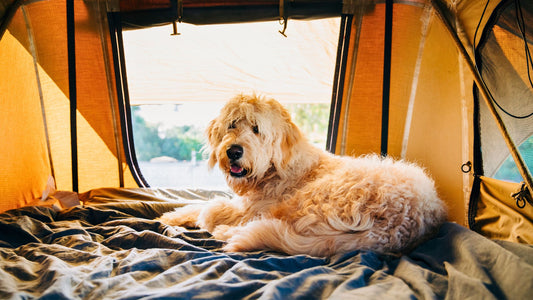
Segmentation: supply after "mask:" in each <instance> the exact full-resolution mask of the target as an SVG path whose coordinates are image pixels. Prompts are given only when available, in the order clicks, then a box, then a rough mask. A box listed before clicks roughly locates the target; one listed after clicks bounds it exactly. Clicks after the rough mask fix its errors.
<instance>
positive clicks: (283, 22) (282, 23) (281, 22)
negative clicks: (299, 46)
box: [278, 17, 287, 37]
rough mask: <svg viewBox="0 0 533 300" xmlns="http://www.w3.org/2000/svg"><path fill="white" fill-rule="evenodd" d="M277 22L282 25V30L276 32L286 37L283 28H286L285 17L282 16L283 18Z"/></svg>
mask: <svg viewBox="0 0 533 300" xmlns="http://www.w3.org/2000/svg"><path fill="white" fill-rule="evenodd" d="M279 23H280V24H281V25H283V30H278V32H279V33H281V35H283V36H284V37H287V35H286V34H285V30H287V18H286V17H283V20H280V21H279Z"/></svg>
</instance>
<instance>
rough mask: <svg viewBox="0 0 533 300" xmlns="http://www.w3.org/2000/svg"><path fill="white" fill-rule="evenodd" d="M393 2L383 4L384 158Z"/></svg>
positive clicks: (384, 154)
mask: <svg viewBox="0 0 533 300" xmlns="http://www.w3.org/2000/svg"><path fill="white" fill-rule="evenodd" d="M392 7H393V0H387V1H386V2H385V47H384V51H383V52H384V53H383V94H382V104H381V155H383V156H386V155H387V152H388V144H389V103H390V80H391V55H392V12H393V10H392Z"/></svg>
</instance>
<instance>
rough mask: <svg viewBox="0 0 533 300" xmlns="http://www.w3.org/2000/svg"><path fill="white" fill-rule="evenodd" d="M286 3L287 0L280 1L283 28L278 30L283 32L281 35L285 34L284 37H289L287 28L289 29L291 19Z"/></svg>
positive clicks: (280, 20)
mask: <svg viewBox="0 0 533 300" xmlns="http://www.w3.org/2000/svg"><path fill="white" fill-rule="evenodd" d="M286 5H287V3H286V2H285V0H280V1H279V23H280V24H281V25H283V29H282V30H278V32H279V33H281V35H283V36H284V37H287V35H286V34H285V30H287V23H288V21H289V18H288V17H287V8H288V7H286Z"/></svg>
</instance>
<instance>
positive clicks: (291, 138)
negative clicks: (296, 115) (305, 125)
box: [280, 120, 303, 168]
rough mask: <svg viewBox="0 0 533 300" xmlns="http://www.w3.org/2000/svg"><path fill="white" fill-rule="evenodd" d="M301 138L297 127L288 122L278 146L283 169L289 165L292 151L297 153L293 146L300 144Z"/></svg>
mask: <svg viewBox="0 0 533 300" xmlns="http://www.w3.org/2000/svg"><path fill="white" fill-rule="evenodd" d="M302 138H303V137H302V133H301V132H300V129H299V128H298V126H296V125H295V124H294V123H293V122H292V121H290V120H288V122H287V124H286V126H285V128H284V130H283V134H282V138H281V144H280V148H281V153H282V161H281V167H282V168H285V167H286V166H287V165H288V164H289V162H290V161H291V159H292V158H293V155H294V151H297V150H296V149H295V146H296V145H297V144H298V143H299V142H300V140H301V139H302Z"/></svg>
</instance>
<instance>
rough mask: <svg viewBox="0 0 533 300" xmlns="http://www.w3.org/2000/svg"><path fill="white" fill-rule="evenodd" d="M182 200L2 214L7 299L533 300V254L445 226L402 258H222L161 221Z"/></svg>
mask: <svg viewBox="0 0 533 300" xmlns="http://www.w3.org/2000/svg"><path fill="white" fill-rule="evenodd" d="M179 205H183V204H176V203H171V204H168V203H164V201H153V202H150V201H127V202H126V203H124V202H120V201H119V202H116V203H110V204H102V203H100V204H99V203H95V204H92V205H86V206H79V207H74V208H71V209H69V210H65V211H60V212H56V211H54V210H52V209H50V208H46V207H37V206H32V207H24V208H20V209H16V210H11V211H7V212H5V213H3V214H0V256H1V260H0V298H1V299H106V298H107V299H140V298H142V299H165V298H172V299H257V298H262V299H322V298H333V299H338V298H342V299H358V298H361V299H417V298H418V299H441V298H449V299H466V298H473V299H528V298H529V299H531V295H533V248H532V247H530V246H526V245H519V244H513V243H509V242H501V241H499V242H498V241H491V240H488V239H486V238H484V237H482V236H480V235H478V234H476V233H474V232H472V231H470V230H468V229H466V228H464V227H462V226H459V225H457V224H453V223H446V224H444V225H443V226H442V228H441V230H440V232H439V233H438V235H436V236H434V237H433V238H432V239H430V240H428V241H426V242H424V243H423V244H421V245H420V246H419V247H418V248H416V249H415V250H414V251H412V252H411V253H409V254H408V255H404V256H399V257H398V256H388V255H380V254H377V253H373V252H369V251H357V250H355V251H353V252H350V253H346V254H343V255H337V256H333V257H330V258H321V257H311V256H307V255H296V256H288V255H285V254H282V253H275V252H267V251H260V252H251V253H224V252H222V251H220V249H221V247H222V246H223V242H222V241H218V240H215V239H213V238H212V237H211V235H210V234H209V233H208V232H206V231H203V230H198V229H182V228H178V227H176V228H174V227H171V226H167V225H164V224H161V223H159V222H157V221H154V220H153V218H155V217H157V216H159V215H160V214H162V213H163V212H165V211H168V210H170V209H172V208H173V207H175V206H179Z"/></svg>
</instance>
